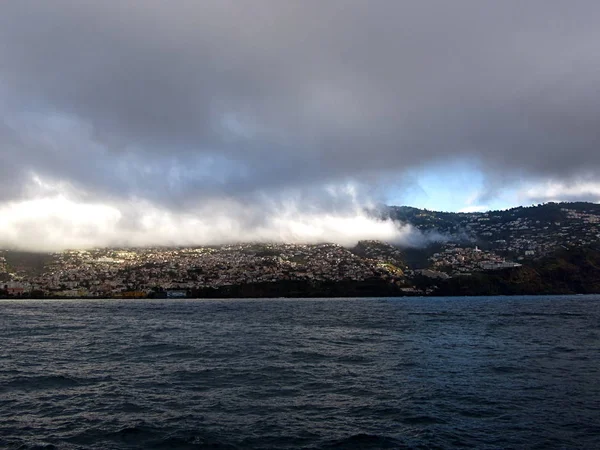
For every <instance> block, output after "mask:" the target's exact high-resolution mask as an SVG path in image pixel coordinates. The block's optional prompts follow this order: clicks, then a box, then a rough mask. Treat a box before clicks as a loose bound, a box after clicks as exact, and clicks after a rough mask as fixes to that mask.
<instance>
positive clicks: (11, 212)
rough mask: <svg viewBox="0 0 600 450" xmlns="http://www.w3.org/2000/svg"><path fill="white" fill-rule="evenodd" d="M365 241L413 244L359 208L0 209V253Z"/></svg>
mask: <svg viewBox="0 0 600 450" xmlns="http://www.w3.org/2000/svg"><path fill="white" fill-rule="evenodd" d="M362 239H377V240H384V241H388V242H395V243H399V244H405V245H418V244H420V243H421V242H422V241H423V240H424V239H423V237H422V236H421V234H420V233H419V232H418V231H417V230H415V229H414V228H412V227H411V226H409V225H400V224H398V223H395V222H393V221H391V220H378V219H376V218H373V217H370V216H368V215H367V213H365V212H364V210H363V209H362V208H355V209H348V210H345V211H342V212H338V213H323V212H320V211H306V210H302V209H300V208H298V205H295V204H288V205H287V206H286V207H284V208H281V209H279V210H274V211H273V212H271V213H268V214H267V215H266V216H265V215H263V212H262V211H260V210H257V209H256V207H255V206H252V205H244V204H242V203H240V202H238V201H237V200H219V201H211V202H205V203H203V204H202V206H198V207H197V208H196V209H194V210H193V211H186V212H185V213H183V212H174V211H169V210H166V209H163V208H160V207H157V206H155V205H152V204H150V203H148V202H146V201H141V200H140V201H132V202H130V203H121V204H118V205H105V204H101V203H84V202H78V201H75V200H72V199H69V198H68V197H66V196H65V195H62V194H61V195H56V196H52V197H45V198H39V199H33V200H25V201H21V202H10V203H4V204H0V248H1V247H4V248H18V249H23V250H36V251H58V250H63V249H68V248H70V249H76V248H93V247H106V246H150V245H152V246H159V245H165V246H176V245H216V244H224V243H235V242H289V243H319V242H333V243H338V244H341V245H346V246H351V245H354V244H355V243H356V242H358V241H359V240H362Z"/></svg>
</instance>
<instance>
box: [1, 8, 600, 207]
mask: <svg viewBox="0 0 600 450" xmlns="http://www.w3.org/2000/svg"><path fill="white" fill-rule="evenodd" d="M598 23H600V4H598V2H596V1H584V0H582V1H577V2H566V1H548V0H532V1H528V2H521V1H503V2H499V1H481V0H477V1H475V0H473V1H454V2H447V1H418V2H417V1H415V2H396V1H385V0H375V1H371V2H367V1H363V0H328V1H320V0H319V1H317V0H306V1H280V0H272V1H267V0H256V1H253V2H242V1H225V0H204V1H183V0H181V1H156V0H145V1H141V0H140V1H115V0H106V1H96V2H81V1H75V0H71V1H68V0H55V1H52V2H48V1H42V0H40V1H35V0H20V1H5V2H2V4H1V5H0V118H1V119H2V122H3V125H2V126H0V149H1V150H0V151H1V153H0V158H1V161H0V162H1V163H2V166H1V168H0V176H1V177H2V181H0V186H1V187H2V192H3V194H2V196H3V197H5V198H6V197H9V198H10V197H16V196H18V195H21V194H22V189H21V187H20V186H22V185H23V184H24V183H25V181H24V180H26V179H27V177H28V176H29V175H30V174H32V173H35V174H37V175H38V176H40V177H44V179H48V180H54V181H64V182H68V183H70V184H72V185H73V186H74V187H75V188H77V189H79V191H80V192H87V193H91V194H93V195H100V196H104V197H108V198H113V197H114V198H120V197H141V198H149V199H150V200H152V201H159V202H161V203H164V204H170V205H175V206H177V205H180V204H181V205H185V204H186V202H187V201H188V200H189V201H196V200H197V199H199V198H203V197H205V196H207V197H215V196H219V195H223V196H228V197H231V196H233V197H236V198H244V196H248V195H253V194H252V193H255V192H258V193H259V195H262V194H264V193H269V192H274V191H276V190H278V189H281V188H286V189H294V188H299V189H303V188H304V187H305V186H311V187H312V189H315V186H320V185H322V184H324V183H328V182H345V181H348V180H352V179H361V180H363V181H364V182H365V184H366V185H369V184H373V185H374V184H377V183H378V181H377V180H381V178H380V177H381V176H386V175H391V174H394V173H401V172H402V171H404V170H405V169H407V168H411V167H415V166H422V165H424V164H428V163H430V162H435V163H438V162H439V161H445V160H450V159H453V158H458V157H461V158H464V157H473V158H476V160H477V161H479V163H480V164H481V167H483V168H484V169H485V170H486V171H487V172H488V174H490V177H491V179H492V180H494V179H496V180H501V179H504V178H503V177H504V176H505V173H518V174H519V175H521V174H522V175H523V176H528V177H549V178H552V179H567V178H569V177H573V176H577V175H578V174H579V173H581V172H585V173H586V174H587V175H588V176H589V175H590V174H592V176H594V175H595V174H597V172H598V169H599V168H600V151H599V147H600V145H599V144H600V134H599V133H598V129H599V125H600V95H598V94H599V93H600V82H599V81H598V80H600V46H598V45H597V42H599V41H600V28H599V27H598ZM313 197H314V198H316V197H318V195H315V196H313Z"/></svg>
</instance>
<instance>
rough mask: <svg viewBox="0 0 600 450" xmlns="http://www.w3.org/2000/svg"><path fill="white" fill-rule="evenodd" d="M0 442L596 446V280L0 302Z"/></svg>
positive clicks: (599, 318) (599, 361)
mask: <svg viewBox="0 0 600 450" xmlns="http://www.w3.org/2000/svg"><path fill="white" fill-rule="evenodd" d="M0 447H1V448H8V449H137V448H143V449H203V448H211V449H259V448H260V449H300V448H302V449H346V448H348V449H382V448H383V449H385V448H389V449H395V448H415V449H436V448H441V449H446V448H477V449H480V448H484V449H485V448H488V449H496V448H498V449H500V448H539V449H546V448H556V449H558V448H578V449H579V448H589V449H593V448H600V297H598V296H576V297H510V298H509V297H480V298H410V299H406V298H404V299H311V300H307V299H297V300H292V299H265V300H144V301H124V300H94V301H90V300H85V301H83V300H72V301H34V300H22V301H13V300H9V301H0Z"/></svg>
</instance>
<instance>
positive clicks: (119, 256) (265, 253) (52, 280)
mask: <svg viewBox="0 0 600 450" xmlns="http://www.w3.org/2000/svg"><path fill="white" fill-rule="evenodd" d="M373 277H375V278H382V279H386V280H389V281H390V282H401V280H402V279H403V268H402V267H397V266H396V265H394V264H393V263H391V262H389V261H387V260H385V259H384V258H383V257H382V256H380V257H377V255H372V257H368V258H364V257H361V256H358V255H356V254H354V253H352V252H351V251H350V250H349V249H346V248H343V247H341V246H339V245H335V244H322V245H292V244H238V245H225V246H219V247H198V248H179V249H164V248H146V249H97V250H89V251H88V250H81V251H68V252H63V253H57V254H53V255H51V257H50V258H49V262H48V263H47V264H46V266H45V268H44V270H43V272H42V273H39V274H37V275H35V276H31V275H28V274H27V273H25V272H18V271H17V272H16V273H11V274H10V277H9V278H10V279H9V280H7V281H6V282H5V289H6V290H7V292H8V293H9V295H13V296H18V295H22V294H26V293H30V292H34V291H35V292H38V293H40V294H43V295H44V296H58V297H119V296H125V297H146V296H149V295H151V294H153V293H157V292H165V293H166V294H167V295H169V296H185V295H186V292H188V291H189V290H191V289H194V288H198V287H212V288H218V287H222V286H227V285H240V284H248V283H264V282H275V281H281V280H307V281H325V280H327V281H334V282H335V281H342V280H353V281H361V280H366V279H369V278H373Z"/></svg>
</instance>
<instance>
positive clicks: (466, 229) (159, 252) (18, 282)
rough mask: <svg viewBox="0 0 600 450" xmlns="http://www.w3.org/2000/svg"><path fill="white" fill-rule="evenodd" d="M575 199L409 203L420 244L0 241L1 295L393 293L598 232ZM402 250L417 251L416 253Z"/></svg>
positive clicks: (506, 265) (513, 264)
mask: <svg viewBox="0 0 600 450" xmlns="http://www.w3.org/2000/svg"><path fill="white" fill-rule="evenodd" d="M581 205H582V204H577V205H576V206H578V207H577V208H575V207H572V206H570V205H569V204H561V205H553V204H550V207H551V209H550V210H549V211H548V205H543V206H539V207H533V208H515V209H513V210H508V211H500V212H488V213H470V214H467V213H455V214H454V213H436V212H431V211H427V210H416V209H414V208H411V209H408V212H409V213H410V214H412V217H409V218H408V219H405V220H407V221H409V222H410V223H412V224H413V225H414V226H415V227H416V228H418V229H419V230H421V232H423V233H427V232H428V231H430V230H432V229H435V230H436V232H437V233H439V235H440V236H443V237H444V238H443V239H441V240H439V241H431V242H430V243H429V245H428V246H425V247H423V248H421V249H406V248H400V247H397V246H395V245H392V244H390V243H384V242H379V241H361V242H359V243H358V244H357V245H356V246H355V247H353V248H345V247H342V246H340V245H336V244H317V245H315V244H310V245H309V244H305V245H302V244H275V243H271V244H269V243H248V244H235V245H222V246H212V247H195V248H120V249H92V250H70V251H65V252H60V253H53V254H26V253H23V252H15V251H8V250H0V296H4V297H21V296H36V297H73V298H87V297H97V298H102V297H133V298H144V297H156V296H159V297H160V296H165V297H187V296H190V295H191V293H192V292H194V291H195V290H198V289H207V288H208V289H220V288H223V287H228V286H240V285H249V284H261V283H262V284H264V283H276V282H288V281H289V282H304V283H308V284H314V283H321V282H328V283H341V282H355V283H361V282H366V281H367V280H369V281H373V280H376V281H377V282H379V283H384V284H390V285H393V286H394V287H395V288H397V290H398V292H399V293H405V294H426V293H428V292H430V291H432V288H431V287H428V288H427V289H428V290H427V289H424V288H419V287H417V285H418V284H419V283H418V280H419V279H423V278H428V279H431V280H433V281H434V282H435V280H448V279H451V278H453V277H469V276H472V275H474V274H477V273H486V272H494V271H501V270H504V269H514V268H519V267H521V266H522V265H523V264H528V263H529V262H531V261H535V260H537V259H539V258H542V257H544V256H547V255H549V254H552V252H554V251H557V249H569V248H581V247H585V246H588V245H591V244H595V243H597V242H599V240H600V211H599V210H598V208H597V206H598V205H595V204H583V205H584V206H581ZM585 205H589V206H585ZM544 208H545V209H546V210H545V211H542V209H544ZM400 211H402V210H400ZM404 211H405V212H406V211H407V210H404ZM434 227H435V228H434ZM409 253H412V254H415V253H418V254H420V255H421V256H422V258H421V261H422V262H420V263H416V262H414V261H413V260H412V259H410V258H409V257H408V254H409ZM409 260H410V261H409ZM433 288H435V286H433Z"/></svg>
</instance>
